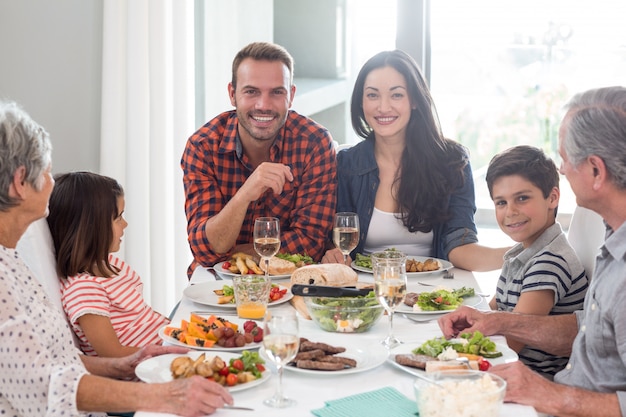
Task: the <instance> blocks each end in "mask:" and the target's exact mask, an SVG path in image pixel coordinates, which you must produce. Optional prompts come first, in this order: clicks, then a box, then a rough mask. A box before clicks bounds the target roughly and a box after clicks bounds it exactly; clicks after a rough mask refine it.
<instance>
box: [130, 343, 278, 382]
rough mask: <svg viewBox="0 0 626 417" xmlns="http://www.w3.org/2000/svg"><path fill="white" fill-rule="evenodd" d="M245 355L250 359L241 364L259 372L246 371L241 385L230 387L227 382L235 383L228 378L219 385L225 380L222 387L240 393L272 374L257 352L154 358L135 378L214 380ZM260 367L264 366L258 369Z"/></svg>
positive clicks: (165, 380)
mask: <svg viewBox="0 0 626 417" xmlns="http://www.w3.org/2000/svg"><path fill="white" fill-rule="evenodd" d="M243 355H246V357H247V358H246V361H243V360H242V362H245V363H249V364H250V366H255V368H256V370H255V369H252V368H250V369H244V370H243V373H246V372H247V374H246V375H245V378H244V377H241V382H239V380H238V381H237V382H236V383H234V384H233V385H230V386H229V385H228V383H227V381H228V382H230V383H231V384H232V383H233V379H230V380H229V375H228V374H227V375H221V376H218V381H217V382H220V381H222V378H223V382H222V383H221V384H222V385H226V388H227V389H228V391H230V392H237V391H243V390H246V389H249V388H253V387H256V386H258V385H261V384H262V383H264V382H265V381H267V380H268V379H270V376H271V372H270V371H269V370H267V369H265V366H263V361H262V360H260V358H258V353H256V352H242V354H236V353H227V352H216V353H215V354H210V355H208V354H206V353H205V352H197V351H192V352H188V353H186V354H174V353H170V354H166V355H160V356H155V357H152V358H149V359H146V360H145V361H143V362H141V363H139V365H137V367H136V368H135V374H136V375H137V378H139V379H140V380H142V381H143V382H148V383H164V382H170V381H173V380H174V375H175V374H176V375H177V376H178V377H184V375H192V374H196V373H199V374H200V375H201V376H204V377H214V375H219V372H220V371H219V370H218V369H217V368H219V367H220V366H222V365H226V366H228V365H229V364H230V362H231V360H232V361H236V360H238V359H242V358H243ZM254 355H257V358H258V359H257V360H250V358H253V357H254ZM257 363H258V364H260V365H261V366H258V367H257V365H256V364H257ZM241 365H243V364H241ZM222 368H223V366H222ZM223 373H225V372H223ZM209 374H210V375H209ZM232 375H235V374H232ZM231 378H232V377H231Z"/></svg>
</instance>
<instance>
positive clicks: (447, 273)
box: [443, 269, 454, 279]
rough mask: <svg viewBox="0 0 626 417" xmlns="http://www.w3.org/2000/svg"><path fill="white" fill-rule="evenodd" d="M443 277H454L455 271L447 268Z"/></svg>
mask: <svg viewBox="0 0 626 417" xmlns="http://www.w3.org/2000/svg"><path fill="white" fill-rule="evenodd" d="M443 279H454V272H452V271H450V270H449V269H445V270H444V271H443Z"/></svg>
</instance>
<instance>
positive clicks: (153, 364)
mask: <svg viewBox="0 0 626 417" xmlns="http://www.w3.org/2000/svg"><path fill="white" fill-rule="evenodd" d="M201 354H202V352H197V351H196V352H188V353H186V354H183V355H181V354H176V353H170V354H167V355H161V356H155V357H153V358H150V359H146V360H145V361H143V362H141V363H140V364H139V365H137V367H136V368H135V374H136V375H137V378H139V379H140V380H142V381H143V382H148V383H163V382H169V381H172V380H173V378H172V372H171V371H170V364H171V363H172V361H173V360H174V359H176V358H178V357H179V356H189V357H191V358H193V359H196V358H197V357H198V356H200V355H201ZM213 356H219V357H220V358H222V359H223V360H224V362H226V363H228V361H230V360H231V359H232V358H238V357H240V356H241V355H239V354H235V353H226V352H216V353H215V355H213ZM270 376H271V373H270V371H269V370H267V369H266V370H265V371H263V372H262V373H261V378H259V379H255V380H254V381H250V382H248V383H245V384H237V385H234V386H232V387H226V388H227V389H228V391H230V392H237V391H242V390H245V389H249V388H253V387H256V386H257V385H261V384H262V383H264V382H265V381H267V380H268V379H270Z"/></svg>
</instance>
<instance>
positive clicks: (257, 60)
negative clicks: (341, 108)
mask: <svg viewBox="0 0 626 417" xmlns="http://www.w3.org/2000/svg"><path fill="white" fill-rule="evenodd" d="M228 92H229V96H230V101H231V103H232V105H233V106H235V110H231V111H227V112H224V113H222V114H220V115H218V116H217V117H215V118H214V119H212V120H211V121H209V122H208V123H207V124H205V125H204V126H202V127H201V128H200V129H199V130H198V131H197V132H196V133H194V134H193V135H192V136H191V137H190V138H189V140H188V141H187V145H186V147H185V151H184V153H183V156H182V159H181V166H182V169H183V173H184V176H183V183H184V186H185V193H186V200H185V212H186V214H187V233H188V235H189V245H190V247H191V251H192V253H193V256H194V261H193V263H192V264H191V266H190V267H189V271H188V272H189V276H191V274H192V273H193V270H194V269H195V268H196V267H197V266H198V265H202V266H204V267H208V266H211V265H214V264H216V263H218V262H220V261H223V260H225V259H227V258H228V257H229V256H230V255H231V254H232V253H233V252H234V251H244V252H248V253H254V252H253V244H252V236H253V227H254V219H255V218H257V217H262V216H270V217H277V218H279V219H280V228H281V252H287V253H294V254H295V253H306V254H307V255H309V256H311V257H312V258H313V259H314V260H316V261H319V260H320V258H321V257H322V255H323V253H324V249H325V242H326V239H327V236H328V235H329V233H330V230H331V228H332V222H333V216H334V213H335V203H336V196H335V192H336V187H337V177H336V164H335V151H334V148H333V145H332V138H331V135H330V133H329V132H328V130H326V129H325V128H324V127H323V126H321V125H319V124H317V123H315V122H314V121H313V120H311V119H308V118H307V117H304V116H302V115H300V114H298V113H296V112H295V111H292V110H289V108H290V107H291V104H292V101H293V98H294V95H295V92H296V86H295V85H294V84H293V58H292V57H291V55H290V54H289V53H288V52H287V51H286V50H285V49H284V48H282V47H281V46H278V45H275V44H271V43H265V42H255V43H252V44H250V45H248V46H246V47H244V48H243V49H242V50H241V51H239V53H238V54H237V56H235V59H234V61H233V67H232V81H231V82H230V83H229V85H228Z"/></svg>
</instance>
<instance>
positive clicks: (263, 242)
mask: <svg viewBox="0 0 626 417" xmlns="http://www.w3.org/2000/svg"><path fill="white" fill-rule="evenodd" d="M279 249H280V222H279V221H278V219H277V218H276V217H259V218H257V219H255V220H254V250H255V251H256V253H258V254H259V256H260V257H261V259H262V260H263V261H264V262H265V277H269V275H270V258H271V257H272V256H274V255H276V254H277V253H278V250H279Z"/></svg>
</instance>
